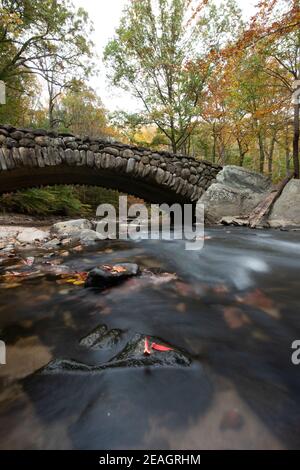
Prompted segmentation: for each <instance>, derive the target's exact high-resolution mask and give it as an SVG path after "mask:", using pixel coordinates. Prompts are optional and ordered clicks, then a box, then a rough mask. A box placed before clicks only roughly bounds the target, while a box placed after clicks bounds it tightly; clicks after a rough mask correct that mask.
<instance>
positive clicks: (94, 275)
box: [85, 263, 140, 289]
mask: <svg viewBox="0 0 300 470" xmlns="http://www.w3.org/2000/svg"><path fill="white" fill-rule="evenodd" d="M139 272H140V270H139V267H138V265H137V264H135V263H118V264H116V265H114V266H108V265H101V266H99V267H96V268H94V269H92V270H91V271H89V273H88V277H87V280H86V283H85V286H86V287H96V288H99V289H105V288H107V287H111V286H115V285H117V284H120V283H121V282H123V281H124V280H125V279H128V278H130V277H133V276H137V275H138V274H139Z"/></svg>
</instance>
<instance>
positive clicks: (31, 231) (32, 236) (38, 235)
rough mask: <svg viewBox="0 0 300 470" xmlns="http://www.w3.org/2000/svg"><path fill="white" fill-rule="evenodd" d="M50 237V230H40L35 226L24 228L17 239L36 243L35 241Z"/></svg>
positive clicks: (22, 241)
mask: <svg viewBox="0 0 300 470" xmlns="http://www.w3.org/2000/svg"><path fill="white" fill-rule="evenodd" d="M48 237H49V232H48V231H45V230H38V229H36V228H34V227H27V228H23V229H22V230H21V231H20V232H19V233H18V236H17V240H18V241H19V242H21V243H29V244H30V243H34V242H35V241H43V240H45V239H46V238H48Z"/></svg>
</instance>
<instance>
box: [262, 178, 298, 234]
mask: <svg viewBox="0 0 300 470" xmlns="http://www.w3.org/2000/svg"><path fill="white" fill-rule="evenodd" d="M268 224H269V226H270V227H274V228H276V227H293V226H300V180H295V179H293V180H291V181H289V182H288V184H287V185H286V186H285V188H284V189H283V191H282V193H281V195H280V197H279V198H278V199H277V201H275V203H274V205H273V208H272V210H271V212H270V215H269V218H268Z"/></svg>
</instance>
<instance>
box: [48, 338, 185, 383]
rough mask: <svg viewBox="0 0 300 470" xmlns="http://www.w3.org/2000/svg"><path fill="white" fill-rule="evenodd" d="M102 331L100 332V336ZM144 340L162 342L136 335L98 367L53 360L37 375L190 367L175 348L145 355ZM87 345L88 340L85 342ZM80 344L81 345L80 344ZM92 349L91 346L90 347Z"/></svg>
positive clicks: (70, 361) (66, 360) (69, 360)
mask: <svg viewBox="0 0 300 470" xmlns="http://www.w3.org/2000/svg"><path fill="white" fill-rule="evenodd" d="M103 331H104V329H102V330H101V334H102V333H103ZM93 339H95V342H97V339H96V338H95V336H91V337H90V341H91V343H93ZM145 340H146V341H148V342H149V344H150V345H151V344H152V343H155V344H157V343H158V344H160V345H162V340H161V339H159V338H155V337H145V335H142V334H139V333H136V334H135V335H134V336H133V338H132V339H131V340H129V341H128V343H127V344H126V346H125V347H124V349H122V351H120V352H119V353H117V354H116V355H115V356H114V357H113V358H112V359H110V360H109V361H108V362H105V363H103V364H99V365H87V364H83V363H80V362H77V361H74V360H72V359H55V360H54V361H51V362H50V363H49V364H48V365H47V366H46V367H44V368H43V369H42V370H41V371H40V372H39V373H41V374H49V373H58V374H59V373H65V372H91V373H92V372H99V371H102V370H104V369H108V368H115V367H126V368H132V367H146V366H150V367H188V366H190V365H191V362H192V360H191V358H190V357H189V356H188V355H187V354H186V353H184V352H182V351H179V350H178V349H175V348H170V350H167V351H156V350H151V353H150V354H149V353H145ZM87 342H88V343H89V340H87ZM81 344H82V343H81ZM92 347H93V345H92Z"/></svg>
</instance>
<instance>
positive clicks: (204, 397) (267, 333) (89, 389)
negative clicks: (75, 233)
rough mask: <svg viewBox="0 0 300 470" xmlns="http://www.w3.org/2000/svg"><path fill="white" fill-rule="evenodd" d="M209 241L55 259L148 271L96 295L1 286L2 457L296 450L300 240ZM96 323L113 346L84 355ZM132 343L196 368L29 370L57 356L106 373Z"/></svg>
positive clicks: (256, 235)
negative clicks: (115, 332) (48, 452)
mask: <svg viewBox="0 0 300 470" xmlns="http://www.w3.org/2000/svg"><path fill="white" fill-rule="evenodd" d="M206 235H208V236H210V237H211V238H210V239H208V240H206V242H205V248H204V249H203V250H202V251H201V252H195V251H190V252H189V251H185V250H184V242H181V241H170V242H163V241H159V240H158V241H142V242H139V243H137V242H135V243H134V242H118V241H114V242H112V241H109V242H108V241H107V242H101V243H99V244H97V246H96V247H94V248H89V249H86V250H84V251H82V252H78V253H70V254H69V256H66V257H65V258H64V259H63V264H64V265H67V266H69V267H70V268H71V269H72V270H78V271H86V270H88V269H90V268H92V267H93V266H95V265H97V264H103V263H107V264H115V263H117V262H121V261H123V262H124V261H127V262H128V261H130V262H136V263H138V264H139V265H140V266H141V268H143V269H147V270H148V271H151V272H152V273H155V275H151V276H143V277H140V278H134V279H130V280H128V281H126V283H124V284H123V285H121V286H119V287H114V288H113V289H111V290H107V291H104V292H102V293H98V292H94V291H91V290H89V289H84V288H83V287H80V286H74V285H66V284H61V283H57V282H56V281H55V279H54V278H53V279H49V278H36V279H31V280H30V279H28V280H26V282H23V283H21V285H19V286H17V287H14V288H11V289H4V288H2V289H0V298H1V302H0V305H1V306H0V319H1V320H0V321H1V323H0V337H1V339H2V340H4V341H5V342H6V345H7V365H5V366H0V385H1V393H0V419H1V429H0V447H1V448H4V449H11V448H26V449H31V448H34V449H39V448H61V449H62V448H76V449H82V448H84V449H93V448H99V449H101V448H149V449H159V448H166V449H168V448H174V449H180V448H181V449H184V448H186V449H188V448H191V449H196V448H199V449H203V448H206V449H214V448H220V449H231V448H235V449H240V448H250V449H252V448H257V449H262V448H270V449H273V448H276V449H279V448H299V447H300V429H299V428H300V399H299V396H300V369H299V370H298V368H297V366H294V365H292V363H291V352H292V350H291V344H292V342H293V341H294V340H295V339H300V317H299V290H300V243H299V234H298V233H297V232H289V233H288V232H277V231H250V230H247V229H244V228H234V229H228V228H217V229H210V230H207V231H206ZM32 254H35V256H36V258H38V256H42V255H44V253H43V254H41V253H40V254H38V253H32ZM166 272H167V273H169V274H168V275H159V274H161V273H166ZM99 325H106V327H107V330H111V329H119V330H122V335H121V339H120V341H118V342H116V343H112V344H110V347H109V348H106V347H105V348H91V349H88V348H86V347H83V346H82V344H80V340H81V339H82V338H84V337H85V336H86V335H88V334H89V333H90V332H92V331H93V330H94V329H95V328H97V327H98V326H99ZM136 333H140V334H142V335H149V336H153V337H158V338H161V340H162V341H165V342H166V343H169V344H171V345H174V347H176V348H178V350H181V351H184V352H185V353H186V354H187V355H188V356H189V357H191V358H192V363H191V365H190V366H189V367H178V368H176V367H156V368H152V367H138V368H134V367H125V368H123V367H119V368H111V369H110V368H108V369H105V370H102V371H99V372H97V373H84V374H82V373H80V372H74V373H71V374H70V373H65V372H63V371H62V373H58V374H41V373H39V372H37V371H39V369H40V368H42V367H44V366H45V365H46V364H48V363H49V362H50V361H51V360H53V359H59V358H62V359H72V360H74V361H78V362H80V363H84V364H88V365H92V366H95V365H99V364H102V363H105V362H107V361H109V360H110V359H111V358H112V357H113V356H115V355H116V354H118V353H119V352H120V351H121V350H122V349H123V348H124V347H125V345H126V344H127V343H128V342H129V341H130V340H131V338H132V337H133V336H134V335H135V334H136ZM299 367H300V366H299Z"/></svg>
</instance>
